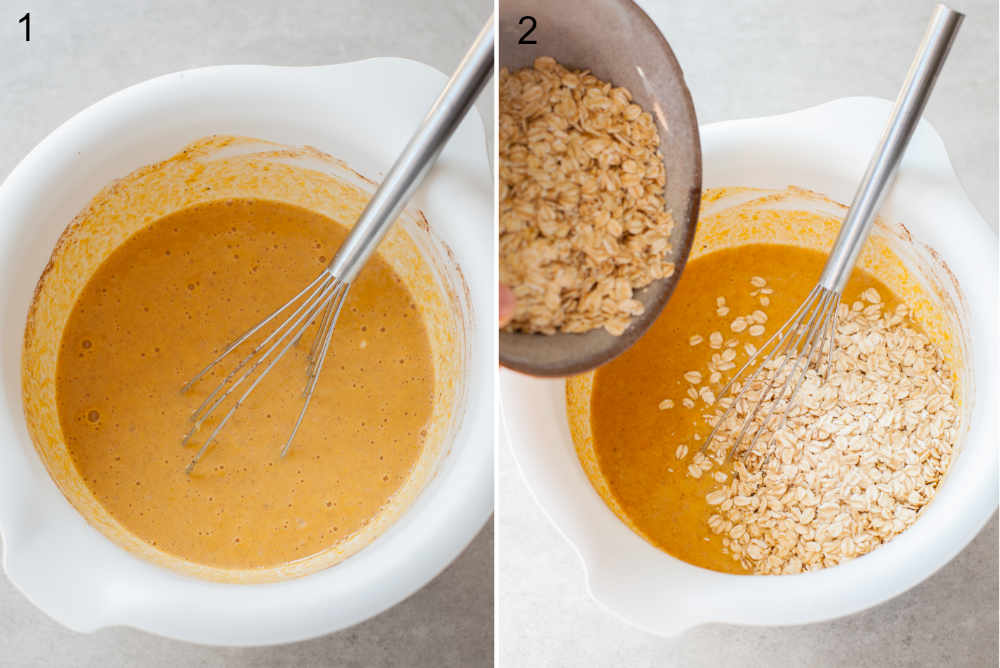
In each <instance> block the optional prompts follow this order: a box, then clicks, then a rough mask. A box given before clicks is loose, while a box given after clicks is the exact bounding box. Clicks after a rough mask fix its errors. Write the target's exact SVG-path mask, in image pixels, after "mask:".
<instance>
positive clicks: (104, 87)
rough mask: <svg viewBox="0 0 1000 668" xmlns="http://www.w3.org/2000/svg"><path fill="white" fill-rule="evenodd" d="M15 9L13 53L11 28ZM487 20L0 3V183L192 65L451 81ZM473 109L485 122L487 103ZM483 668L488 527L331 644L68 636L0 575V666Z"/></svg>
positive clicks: (398, 9) (239, 1) (177, 4)
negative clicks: (62, 131)
mask: <svg viewBox="0 0 1000 668" xmlns="http://www.w3.org/2000/svg"><path fill="white" fill-rule="evenodd" d="M29 10H30V11H31V42H30V43H29V44H25V43H24V41H23V40H24V26H23V25H18V23H17V20H18V19H19V18H20V17H21V16H23V15H24V13H25V12H26V11H29ZM491 11H492V2H491V0H452V1H450V2H449V1H446V0H436V1H431V0H425V1H422V2H411V1H409V0H394V1H393V0H379V1H376V0H350V1H346V0H344V1H338V0H291V1H287V0H213V1H212V2H201V1H198V0H160V1H154V0H145V1H139V0H86V1H83V0H62V1H59V0H2V2H0V179H2V178H5V177H6V176H7V174H8V173H9V172H10V170H11V169H12V168H13V167H14V166H15V165H16V164H17V162H18V161H19V160H20V159H21V158H22V157H24V155H25V154H26V153H27V152H28V151H29V150H31V148H32V147H33V146H34V145H35V144H36V143H38V142H39V141H40V140H41V139H42V138H43V137H45V135H47V134H48V133H49V132H50V131H52V130H53V129H55V127H56V126H57V125H59V124H60V123H62V122H63V121H64V120H66V119H67V118H69V117H70V116H71V115H73V114H75V113H76V112H77V111H79V110H81V109H83V108H84V107H86V106H87V105H89V104H91V103H93V102H96V101H97V100H99V99H101V98H103V97H105V96H106V95H108V94H110V93H113V92H115V91H117V90H118V89H120V88H123V87H125V86H129V85H131V84H134V83H138V82H139V81H142V80H144V79H148V78H150V77H153V76H158V75H160V74H166V73H167V72H173V71H176V70H182V69H187V68H190V67H200V66H204V65H220V64H227V63H262V64H268V65H323V64H331V63H337V62H344V61H350V60H358V59H361V58H369V57H374V56H404V57H408V58H413V59H416V60H420V61H423V62H425V63H428V64H430V65H433V66H435V67H437V68H438V69H439V70H441V71H443V72H451V70H453V69H454V67H455V66H456V65H457V64H458V61H459V59H460V58H461V56H462V54H463V53H464V52H465V49H466V48H467V47H468V46H469V44H471V42H472V39H473V38H474V37H475V35H476V33H477V32H478V31H479V29H480V28H481V27H482V25H483V22H485V20H486V18H487V16H488V15H489V13H490V12H491ZM479 110H480V112H481V113H483V114H484V118H486V119H489V120H490V124H492V118H493V96H492V93H490V94H487V95H485V96H484V97H483V98H482V99H480V102H479ZM491 137H492V135H491ZM0 215H2V214H0ZM25 280H34V278H30V279H29V278H26V279H25ZM17 326H20V325H17ZM492 660H493V528H492V522H491V523H490V525H488V526H487V527H486V528H485V529H484V530H483V531H482V532H481V533H480V535H479V536H478V537H477V538H476V539H475V540H474V541H473V543H472V544H471V545H470V547H469V548H468V549H467V550H466V551H465V553H464V554H463V555H462V556H461V557H459V559H458V560H457V561H456V562H455V563H454V564H452V566H451V567H450V568H448V569H447V570H446V571H445V572H444V573H442V574H441V575H440V576H439V577H438V578H437V579H435V580H434V581H432V582H431V583H430V584H429V585H427V586H426V587H425V588H424V589H422V590H421V591H420V592H418V593H417V594H415V595H414V596H412V597H411V598H409V599H408V600H406V601H404V602H403V603H401V604H400V605H398V606H396V607H395V608H393V609H391V610H389V611H387V612H385V613H383V614H382V615H379V616H378V617H376V618H374V619H372V620H370V621H368V622H365V623H363V624H360V625H358V626H356V627H354V628H352V629H349V630H346V631H343V632H341V633H336V634H332V635H329V636H326V637H324V638H320V639H317V640H313V641H309V642H303V643H297V644H294V645H285V646H282V647H276V648H261V649H215V648H204V647H198V646H195V645H188V644H185V643H179V642H174V641H171V640H164V639H162V638H157V637H154V636H150V635H147V634H145V633H141V632H138V631H133V630H131V629H109V630H105V631H100V632H98V633H96V634H93V635H80V634H76V633H73V632H71V631H67V630H65V629H63V628H62V627H60V626H58V625H56V624H55V623H54V622H52V621H51V620H49V619H48V618H47V617H46V616H45V615H43V614H42V613H41V612H39V611H38V610H37V609H35V608H34V607H33V606H32V605H31V604H30V603H29V602H28V601H27V600H25V598H24V597H23V596H21V594H20V593H18V592H17V591H15V590H14V589H13V587H12V586H11V585H10V583H9V582H8V581H7V580H6V579H5V578H3V577H2V576H0V666H2V667H4V668H6V667H8V666H11V667H14V666H16V667H17V668H22V667H29V666H59V667H62V666H73V667H76V666H94V667H99V668H117V667H118V666H130V667H131V666H137V667H142V668H155V667H156V666H170V667H184V668H187V667H188V666H198V667H199V668H203V667H204V668H207V667H210V666H260V667H265V666H266V667H268V668H270V667H272V666H289V667H291V666H294V667H296V668H299V667H308V666H364V667H368V666H373V667H376V666H434V667H438V666H462V667H466V666H484V665H492Z"/></svg>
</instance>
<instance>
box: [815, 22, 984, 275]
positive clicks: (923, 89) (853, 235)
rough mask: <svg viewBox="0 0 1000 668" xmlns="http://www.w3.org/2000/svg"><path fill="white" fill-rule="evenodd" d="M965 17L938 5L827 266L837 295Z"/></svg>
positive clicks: (848, 273) (863, 241) (824, 271)
mask: <svg viewBox="0 0 1000 668" xmlns="http://www.w3.org/2000/svg"><path fill="white" fill-rule="evenodd" d="M963 18H965V15H964V14H961V13H959V12H956V11H954V10H952V9H949V8H948V7H945V6H944V5H938V6H937V8H936V9H935V10H934V15H933V16H932V17H931V21H930V24H929V25H928V27H927V32H926V33H925V34H924V39H923V41H922V42H921V43H920V48H919V49H918V51H917V55H916V57H915V58H914V59H913V62H912V63H911V64H910V69H909V72H907V75H906V81H905V82H904V83H903V87H902V89H901V90H900V91H899V96H898V97H897V98H896V104H895V106H894V107H893V110H892V115H891V116H890V117H889V124H888V126H887V127H886V129H885V131H884V132H883V134H882V140H881V142H880V143H879V147H878V149H877V150H876V151H875V154H874V155H873V156H872V159H871V161H870V162H869V163H868V169H867V171H866V172H865V175H864V177H863V178H862V179H861V185H860V186H858V190H857V192H856V193H855V195H854V201H853V202H852V203H851V208H850V209H849V210H848V211H847V216H846V217H845V218H844V222H843V224H841V226H840V233H839V234H838V235H837V240H836V242H834V244H833V250H832V251H831V252H830V257H829V258H828V259H827V261H826V266H825V267H824V268H823V274H822V275H821V276H820V280H819V284H820V285H821V286H822V287H824V288H827V289H828V290H832V291H834V292H836V293H838V294H840V293H842V292H843V289H844V286H845V285H846V284H847V279H848V277H849V276H850V275H851V270H852V269H853V268H854V264H855V263H856V262H857V259H858V255H859V254H860V253H861V248H862V247H863V246H864V243H865V240H866V239H867V238H868V233H869V232H870V231H871V227H872V223H873V222H874V220H875V214H876V213H877V212H878V208H879V205H880V204H881V203H882V199H883V197H884V195H885V193H886V192H887V191H888V189H889V185H890V184H891V183H892V179H893V177H894V176H895V175H896V169H897V167H899V162H900V160H901V159H902V157H903V153H904V152H905V151H906V146H907V144H909V142H910V137H911V136H913V131H914V130H915V129H916V127H917V124H918V123H919V122H920V116H921V114H922V113H923V111H924V107H925V106H926V105H927V100H928V98H930V95H931V90H933V88H934V83H935V81H936V80H937V76H938V74H939V73H940V72H941V67H942V66H943V65H944V61H945V59H946V58H947V57H948V51H949V50H950V49H951V45H952V42H953V41H954V39H955V35H956V33H957V32H958V28H959V26H960V25H961V23H962V19H963Z"/></svg>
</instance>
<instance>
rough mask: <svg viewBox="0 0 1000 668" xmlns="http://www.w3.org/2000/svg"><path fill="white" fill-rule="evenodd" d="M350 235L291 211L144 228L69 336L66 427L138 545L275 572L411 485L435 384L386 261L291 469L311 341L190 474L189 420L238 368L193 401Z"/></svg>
mask: <svg viewBox="0 0 1000 668" xmlns="http://www.w3.org/2000/svg"><path fill="white" fill-rule="evenodd" d="M344 236H345V230H344V229H343V228H342V227H341V226H339V225H337V224H336V223H335V222H334V221H332V220H331V219H329V218H326V217H325V216H323V215H321V214H318V213H314V212H312V211H309V210H307V209H304V208H299V207H297V206H293V205H290V204H284V203H279V202H276V201H268V200H263V199H227V200H219V201H212V202H208V203H203V204H199V205H195V206H192V207H189V208H186V209H183V210H181V211H179V212H177V213H174V214H171V215H169V216H166V217H165V218H162V219H160V220H158V221H156V222H154V223H152V224H151V225H149V226H147V227H146V228H144V229H142V230H141V231H139V232H138V233H136V234H135V235H134V236H132V237H131V238H129V239H128V240H127V241H126V242H125V243H124V244H122V245H121V246H120V247H119V248H117V250H115V251H114V252H113V253H112V254H111V255H110V256H109V257H108V258H107V259H106V260H105V261H104V262H103V263H102V264H101V265H100V268H99V269H98V270H97V272H96V273H95V274H94V275H93V276H92V277H91V278H90V279H89V282H88V283H87V284H86V287H85V288H84V290H83V292H82V294H81V295H80V296H79V298H78V299H77V301H76V303H75V305H74V307H73V310H72V314H71V315H70V317H69V321H68V323H67V325H66V327H65V329H64V331H63V336H62V341H61V347H60V351H59V358H58V367H57V375H56V398H57V405H58V412H59V419H60V422H61V425H62V430H63V433H64V435H65V440H66V444H67V447H68V449H69V453H70V455H71V457H72V460H73V463H74V465H75V466H76V468H77V469H78V471H79V473H80V475H81V477H82V478H83V479H84V481H85V483H86V485H87V486H88V487H89V488H90V489H91V490H92V492H93V493H94V495H95V496H96V497H97V499H98V500H99V502H100V503H101V504H102V505H103V506H104V507H105V508H106V509H107V510H108V511H109V512H110V514H111V515H112V516H113V517H114V518H115V519H116V520H117V521H118V522H120V523H121V524H122V525H123V526H124V527H125V528H126V529H127V530H128V531H129V532H131V533H133V534H135V535H136V536H138V537H139V538H141V539H142V540H144V541H147V542H148V543H150V544H152V545H155V546H156V547H157V548H158V549H159V550H162V551H164V552H167V553H169V554H172V555H176V556H178V557H181V558H183V559H187V560H189V561H192V562H195V563H198V564H205V565H210V566H216V567H220V568H236V569H253V568H262V567H270V566H275V565H280V564H283V563H288V562H291V561H294V560H296V559H300V558H303V557H306V556H309V555H313V554H316V553H318V552H321V551H323V550H324V549H326V548H329V547H331V546H334V545H336V544H338V543H339V542H341V541H344V540H346V539H347V538H348V537H350V536H351V535H352V534H354V533H355V532H357V531H358V530H359V529H360V528H362V527H364V526H365V525H366V524H367V523H368V522H369V521H370V520H371V519H372V518H373V517H375V516H377V515H378V513H379V511H380V509H381V508H383V507H384V506H385V505H386V504H387V503H388V502H389V500H390V499H391V497H392V495H393V494H394V493H395V492H396V491H397V490H398V489H399V488H400V486H401V485H402V484H403V483H404V481H405V480H406V479H407V478H408V476H409V475H410V473H411V470H412V469H413V467H414V465H415V463H416V462H417V460H418V458H419V457H420V455H421V451H422V449H423V447H424V443H425V440H426V427H427V421H428V419H429V417H430V415H431V411H432V406H433V403H434V383H435V379H434V369H433V366H432V360H431V352H430V345H429V342H428V335H427V332H426V331H425V325H424V322H423V321H422V318H421V315H420V312H419V311H418V309H417V307H416V304H415V302H414V299H413V297H412V296H411V294H410V292H409V291H408V290H407V288H406V286H405V285H404V284H403V282H402V281H401V279H400V278H399V276H397V275H396V274H395V273H394V272H393V270H392V269H390V267H389V266H388V265H387V264H386V263H385V262H384V261H383V260H382V259H380V258H379V257H378V256H377V255H376V256H375V257H374V258H373V259H371V260H370V261H369V263H368V265H367V266H366V267H365V269H364V270H363V271H362V272H361V274H360V276H359V277H358V279H357V280H356V282H355V284H354V286H353V287H352V288H351V292H350V295H349V297H348V300H347V302H346V304H345V306H344V309H343V311H342V313H341V315H340V320H339V321H338V324H337V328H336V331H335V333H334V336H333V341H332V344H331V347H330V352H329V355H328V357H327V359H326V364H325V366H324V370H323V373H322V375H321V377H320V380H319V384H318V386H317V388H316V393H315V395H314V397H313V400H312V403H311V404H310V408H309V412H308V413H307V415H306V418H305V421H304V423H303V425H302V428H301V430H300V431H299V433H298V435H297V436H296V439H295V442H294V443H293V445H292V449H291V451H290V453H289V454H288V456H286V457H285V458H283V459H282V458H280V457H279V451H280V449H281V446H282V445H283V444H284V442H285V440H286V439H287V437H288V435H289V431H290V429H291V427H292V425H293V423H294V421H295V417H296V413H297V411H298V409H299V407H300V406H301V403H300V402H301V399H300V393H301V390H302V387H303V384H304V381H305V368H306V362H305V355H306V353H307V352H308V347H309V343H310V341H311V337H309V336H307V337H305V338H304V339H303V341H302V342H301V343H300V344H299V345H298V346H297V347H296V348H294V349H293V350H292V351H291V352H289V354H288V355H287V356H286V357H285V359H284V360H283V361H282V362H281V363H279V364H278V365H277V366H276V367H275V368H274V369H273V370H272V371H271V373H270V375H269V376H268V377H267V379H266V380H265V381H264V382H262V383H261V385H260V386H258V388H257V389H256V390H255V392H254V393H253V394H252V395H251V397H250V399H249V400H248V401H247V402H246V404H244V406H243V407H242V408H241V409H240V410H239V411H238V412H237V413H236V417H234V419H233V420H232V421H231V422H230V423H228V424H227V425H226V427H225V429H224V430H223V431H222V432H221V433H220V435H219V437H218V439H217V441H216V442H215V443H214V444H213V445H212V447H211V448H210V449H209V451H208V453H207V454H206V456H205V457H204V458H203V459H202V461H201V463H200V464H199V465H198V467H197V468H196V469H195V470H194V472H193V473H192V474H191V475H186V474H185V472H184V469H185V466H186V465H187V464H188V462H189V461H190V460H191V458H192V457H193V455H194V452H195V448H196V447H197V445H198V443H200V441H197V439H196V441H197V442H196V443H195V444H193V445H191V446H189V447H187V448H185V447H182V446H181V444H180V440H181V437H182V436H183V434H184V433H185V432H186V430H187V427H188V422H187V419H188V416H189V415H190V414H191V412H192V411H193V410H194V409H195V408H196V407H197V406H198V405H199V404H200V403H201V402H202V400H203V399H204V398H205V397H206V396H207V394H208V392H209V391H210V390H211V389H212V387H214V385H215V382H217V380H218V379H219V378H221V375H222V373H223V372H224V371H225V370H226V369H223V370H222V371H220V372H219V373H215V374H214V375H213V376H211V377H210V378H206V379H205V380H203V381H202V382H201V383H199V384H198V385H197V386H196V387H195V389H194V390H193V391H192V392H190V393H188V394H186V395H181V394H180V392H179V390H180V388H181V386H182V385H183V384H184V382H185V381H186V380H188V379H189V378H190V377H191V376H192V375H194V373H195V372H197V371H198V370H199V369H200V368H201V367H202V366H204V364H206V363H207V362H208V361H210V360H211V359H213V358H214V357H215V356H216V355H217V354H218V352H219V351H220V349H221V347H222V346H223V345H225V344H226V343H228V342H229V341H230V340H232V339H233V338H235V336H237V335H238V334H240V333H241V332H242V331H244V330H246V329H247V328H249V327H250V326H251V325H253V324H254V323H256V322H257V321H259V320H260V319H261V318H262V317H263V316H265V315H267V314H268V313H269V312H270V311H272V310H273V309H274V308H276V307H277V306H279V305H281V304H283V303H284V302H285V301H286V300H287V299H289V298H290V297H291V296H292V295H294V294H296V293H297V292H298V291H299V290H300V289H301V288H303V287H304V286H305V285H307V284H308V283H309V281H310V280H311V279H312V278H314V277H315V276H316V275H317V274H318V273H319V271H320V270H321V269H322V268H323V267H324V266H325V265H326V264H327V262H328V261H329V259H330V258H331V257H332V254H333V253H334V252H335V250H336V249H337V247H338V246H339V245H340V242H341V241H342V239H343V238H344ZM206 431H207V428H203V432H202V436H204V433H206Z"/></svg>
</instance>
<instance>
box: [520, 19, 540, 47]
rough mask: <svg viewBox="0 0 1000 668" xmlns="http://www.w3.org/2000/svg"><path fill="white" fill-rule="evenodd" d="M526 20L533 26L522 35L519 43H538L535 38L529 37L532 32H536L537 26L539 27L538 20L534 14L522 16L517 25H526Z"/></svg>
mask: <svg viewBox="0 0 1000 668" xmlns="http://www.w3.org/2000/svg"><path fill="white" fill-rule="evenodd" d="M526 21H527V22H528V23H530V24H531V27H530V28H528V32H526V33H524V34H523V35H521V39H519V40H517V43H518V44H538V42H537V41H535V40H533V39H528V35H530V34H531V33H533V32H535V28H537V27H538V21H536V20H535V17H534V16H522V17H521V20H520V21H518V22H517V25H524V23H525V22H526Z"/></svg>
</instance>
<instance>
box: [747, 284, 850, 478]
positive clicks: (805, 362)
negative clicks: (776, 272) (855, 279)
mask: <svg viewBox="0 0 1000 668" xmlns="http://www.w3.org/2000/svg"><path fill="white" fill-rule="evenodd" d="M822 293H823V294H822V296H821V297H820V301H819V302H818V303H817V304H816V307H815V309H814V310H813V317H812V318H810V321H809V325H808V334H807V336H806V339H805V343H803V344H802V348H801V353H800V354H796V355H792V356H790V357H788V358H786V360H787V359H791V360H792V361H793V362H792V368H791V370H790V371H789V373H787V374H785V378H784V383H782V386H781V390H780V391H779V392H777V393H776V394H775V395H774V396H773V398H772V400H771V402H770V405H769V406H768V412H767V415H766V416H765V417H764V419H763V420H762V421H761V422H760V423H759V426H758V428H757V431H756V432H755V434H754V437H753V439H752V440H751V441H750V444H749V445H748V446H747V448H746V452H747V453H748V454H749V453H754V452H755V451H756V450H755V449H756V446H757V442H758V441H759V440H760V437H761V436H762V435H763V434H764V433H765V430H766V429H767V427H768V426H769V425H770V423H771V418H772V417H773V416H774V415H775V412H776V410H777V409H778V408H779V404H780V408H781V409H782V410H781V417H780V418H779V420H778V425H777V426H776V427H775V428H774V429H773V430H771V432H770V433H771V435H770V438H769V439H768V441H767V443H766V444H765V446H764V448H765V450H767V451H768V454H767V455H766V456H765V458H764V461H763V463H762V465H761V466H762V468H763V467H766V466H767V462H768V461H770V454H769V453H770V446H771V443H773V441H774V438H775V435H776V434H777V433H778V432H779V431H781V429H782V427H784V425H785V422H786V421H787V420H788V415H789V414H790V412H791V408H792V402H793V400H794V399H795V396H796V394H798V392H799V389H800V388H801V387H802V383H803V382H804V381H805V378H806V375H807V372H808V370H809V366H810V365H811V364H813V358H814V356H815V353H816V351H817V350H819V351H822V346H823V341H824V339H823V336H824V335H825V333H826V332H827V331H828V329H829V324H830V321H829V316H830V305H831V304H834V303H835V302H836V301H837V300H838V296H837V294H836V293H834V292H830V291H829V290H826V289H823V290H822ZM817 315H818V316H819V319H816V316H817ZM798 350H799V349H798V347H796V348H795V351H796V352H798ZM800 366H801V369H800V368H799V367H800ZM774 378H775V379H777V378H780V372H779V373H778V374H775V376H774ZM792 378H795V379H796V380H795V384H794V385H793V386H792V390H791V392H788V385H789V383H790V382H791V380H792ZM766 398H767V395H766V394H765V395H763V399H766ZM759 405H760V404H758V406H759Z"/></svg>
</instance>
